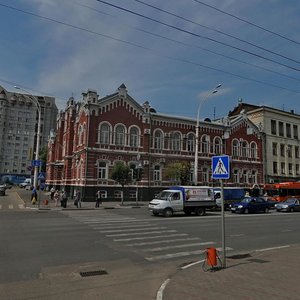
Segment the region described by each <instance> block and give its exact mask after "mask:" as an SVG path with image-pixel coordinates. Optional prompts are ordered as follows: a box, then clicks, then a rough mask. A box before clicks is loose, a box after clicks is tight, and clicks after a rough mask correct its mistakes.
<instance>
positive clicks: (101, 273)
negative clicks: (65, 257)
mask: <svg viewBox="0 0 300 300" xmlns="http://www.w3.org/2000/svg"><path fill="white" fill-rule="evenodd" d="M79 274H80V276H81V277H88V276H98V275H107V272H106V271H105V270H97V271H87V272H79Z"/></svg>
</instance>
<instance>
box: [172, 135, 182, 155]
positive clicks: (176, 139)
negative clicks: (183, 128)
mask: <svg viewBox="0 0 300 300" xmlns="http://www.w3.org/2000/svg"><path fill="white" fill-rule="evenodd" d="M180 148H181V147H180V134H179V133H178V132H175V133H173V134H172V135H171V150H174V151H180Z"/></svg>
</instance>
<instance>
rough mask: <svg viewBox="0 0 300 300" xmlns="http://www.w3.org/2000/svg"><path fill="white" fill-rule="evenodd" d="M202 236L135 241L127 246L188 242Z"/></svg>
mask: <svg viewBox="0 0 300 300" xmlns="http://www.w3.org/2000/svg"><path fill="white" fill-rule="evenodd" d="M199 239H200V238H197V237H195V238H185V239H174V240H163V241H155V242H142V243H133V244H127V245H125V246H128V247H133V246H134V247H136V246H146V245H155V244H166V243H174V242H186V241H195V240H199Z"/></svg>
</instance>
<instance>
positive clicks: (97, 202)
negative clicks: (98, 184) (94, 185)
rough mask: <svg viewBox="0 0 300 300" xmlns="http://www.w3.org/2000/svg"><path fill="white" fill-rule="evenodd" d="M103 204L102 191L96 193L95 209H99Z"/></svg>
mask: <svg viewBox="0 0 300 300" xmlns="http://www.w3.org/2000/svg"><path fill="white" fill-rule="evenodd" d="M101 204H102V198H101V191H100V190H98V191H97V193H96V206H95V207H99V205H101Z"/></svg>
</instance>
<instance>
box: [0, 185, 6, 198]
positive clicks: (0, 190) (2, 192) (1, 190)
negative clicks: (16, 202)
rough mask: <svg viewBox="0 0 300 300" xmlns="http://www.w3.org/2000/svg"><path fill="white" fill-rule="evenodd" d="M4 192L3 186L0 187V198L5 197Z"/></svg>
mask: <svg viewBox="0 0 300 300" xmlns="http://www.w3.org/2000/svg"><path fill="white" fill-rule="evenodd" d="M5 190H6V189H5V187H4V186H0V196H5Z"/></svg>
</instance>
